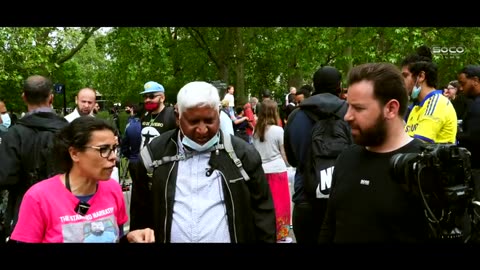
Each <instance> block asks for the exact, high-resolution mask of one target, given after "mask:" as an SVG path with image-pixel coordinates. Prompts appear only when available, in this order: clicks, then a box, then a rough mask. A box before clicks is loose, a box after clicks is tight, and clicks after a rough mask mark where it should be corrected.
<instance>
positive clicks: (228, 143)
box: [140, 132, 250, 181]
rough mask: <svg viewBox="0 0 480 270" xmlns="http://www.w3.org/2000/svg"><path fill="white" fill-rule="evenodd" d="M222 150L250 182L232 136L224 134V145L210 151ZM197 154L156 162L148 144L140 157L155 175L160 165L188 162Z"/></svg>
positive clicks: (192, 153) (176, 156)
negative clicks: (181, 161) (234, 147)
mask: <svg viewBox="0 0 480 270" xmlns="http://www.w3.org/2000/svg"><path fill="white" fill-rule="evenodd" d="M222 134H223V132H222ZM222 149H225V151H227V153H228V155H229V156H230V158H231V159H232V160H233V162H234V163H235V165H236V166H237V168H238V170H239V171H240V173H241V174H242V176H243V178H244V179H245V181H248V180H250V176H249V175H248V174H247V172H246V171H245V169H244V168H243V164H242V161H241V160H240V159H239V158H238V157H237V154H236V153H235V149H233V145H232V138H231V137H230V134H223V144H220V143H219V144H216V145H215V146H214V147H212V148H211V149H210V150H209V151H210V152H213V151H218V150H222ZM196 154H197V153H196V152H188V153H178V154H176V155H173V156H164V157H162V158H160V159H155V160H154V159H153V158H152V155H151V152H150V144H148V145H147V146H145V147H143V148H142V150H140V156H141V159H142V161H143V165H144V166H145V168H146V169H147V173H148V174H149V175H151V174H153V170H154V169H155V168H156V167H158V166H160V165H163V164H166V163H170V162H175V161H179V160H187V159H189V158H191V157H193V156H194V155H196Z"/></svg>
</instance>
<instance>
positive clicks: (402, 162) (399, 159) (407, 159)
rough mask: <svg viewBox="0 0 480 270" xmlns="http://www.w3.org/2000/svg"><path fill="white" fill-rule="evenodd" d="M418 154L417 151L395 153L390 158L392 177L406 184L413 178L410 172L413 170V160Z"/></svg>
mask: <svg viewBox="0 0 480 270" xmlns="http://www.w3.org/2000/svg"><path fill="white" fill-rule="evenodd" d="M417 156H418V154H417V153H405V154H395V155H393V156H392V158H391V159H390V172H391V176H392V178H393V179H394V180H395V181H397V182H398V183H402V184H405V183H406V181H408V180H409V179H411V175H410V173H411V172H413V171H414V170H413V168H411V166H413V164H412V162H411V161H412V160H414V159H415V158H416V157H417Z"/></svg>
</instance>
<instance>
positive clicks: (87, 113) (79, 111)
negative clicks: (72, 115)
mask: <svg viewBox="0 0 480 270" xmlns="http://www.w3.org/2000/svg"><path fill="white" fill-rule="evenodd" d="M77 111H78V114H80V115H81V116H85V115H89V114H90V112H84V111H81V110H80V108H79V107H77Z"/></svg>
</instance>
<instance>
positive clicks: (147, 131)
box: [140, 81, 177, 148]
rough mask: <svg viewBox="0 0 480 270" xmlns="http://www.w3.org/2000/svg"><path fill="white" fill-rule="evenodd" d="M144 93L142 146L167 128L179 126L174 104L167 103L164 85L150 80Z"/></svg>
mask: <svg viewBox="0 0 480 270" xmlns="http://www.w3.org/2000/svg"><path fill="white" fill-rule="evenodd" d="M144 88H145V90H144V91H143V92H141V93H140V94H141V95H143V99H144V106H145V111H146V112H145V114H144V115H143V116H142V119H141V122H142V144H141V148H143V147H144V146H145V145H147V144H148V143H150V142H151V141H152V139H153V138H155V137H157V136H159V135H160V134H162V133H163V132H165V131H167V130H171V129H174V128H176V127H177V122H176V117H175V110H174V108H173V106H166V105H165V88H164V87H163V85H161V84H159V83H157V82H154V81H149V82H147V83H145V85H144Z"/></svg>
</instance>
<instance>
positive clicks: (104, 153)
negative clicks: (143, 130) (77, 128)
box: [85, 144, 118, 158]
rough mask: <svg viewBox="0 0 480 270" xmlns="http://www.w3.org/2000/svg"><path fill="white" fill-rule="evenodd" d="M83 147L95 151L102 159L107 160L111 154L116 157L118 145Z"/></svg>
mask: <svg viewBox="0 0 480 270" xmlns="http://www.w3.org/2000/svg"><path fill="white" fill-rule="evenodd" d="M85 147H86V148H92V149H95V150H97V151H98V152H99V153H100V156H101V157H103V158H108V157H109V156H110V155H111V154H112V152H113V153H114V154H115V155H116V154H117V151H118V144H116V145H112V146H111V147H110V145H101V146H95V145H85Z"/></svg>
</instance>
